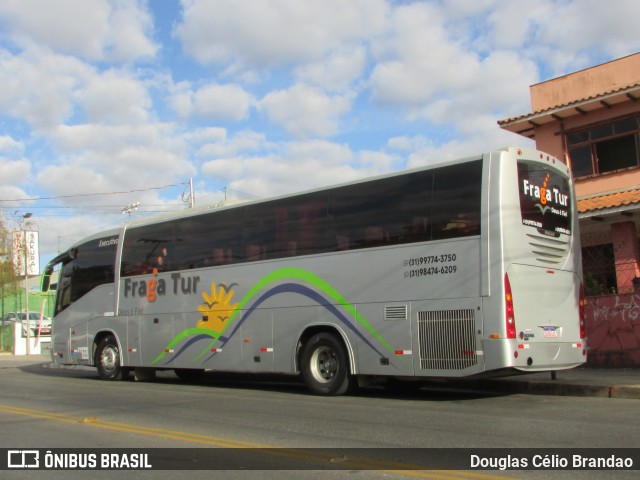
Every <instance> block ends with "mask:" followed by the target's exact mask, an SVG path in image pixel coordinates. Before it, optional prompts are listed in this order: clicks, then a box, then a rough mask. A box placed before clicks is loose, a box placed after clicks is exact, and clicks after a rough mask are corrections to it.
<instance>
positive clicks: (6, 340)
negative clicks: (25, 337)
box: [0, 324, 13, 352]
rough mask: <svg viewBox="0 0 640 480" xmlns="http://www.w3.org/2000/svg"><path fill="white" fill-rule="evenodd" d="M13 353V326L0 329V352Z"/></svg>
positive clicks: (4, 326) (3, 326)
mask: <svg viewBox="0 0 640 480" xmlns="http://www.w3.org/2000/svg"><path fill="white" fill-rule="evenodd" d="M12 351H13V324H9V325H2V326H1V327H0V352H12Z"/></svg>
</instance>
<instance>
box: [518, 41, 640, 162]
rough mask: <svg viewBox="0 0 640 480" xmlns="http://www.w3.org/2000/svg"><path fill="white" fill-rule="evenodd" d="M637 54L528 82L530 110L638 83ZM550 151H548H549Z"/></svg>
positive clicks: (638, 55) (639, 67) (639, 62)
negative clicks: (534, 82)
mask: <svg viewBox="0 0 640 480" xmlns="http://www.w3.org/2000/svg"><path fill="white" fill-rule="evenodd" d="M638 72H640V53H636V54H633V55H629V56H628V57H623V58H619V59H617V60H614V61H612V62H609V63H605V64H603V65H597V66H595V67H591V68H587V69H585V70H580V71H579V72H574V73H570V74H569V75H565V76H563V77H558V78H554V79H552V80H549V81H546V82H542V83H538V84H536V85H532V86H531V87H530V88H529V90H530V93H531V109H532V111H534V112H538V111H541V110H546V109H548V108H551V107H555V106H558V105H564V104H567V103H570V102H574V101H576V100H580V99H583V98H588V97H592V96H595V95H600V94H602V93H603V92H610V91H612V90H617V89H619V88H622V87H626V86H629V85H635V84H636V83H637V82H638ZM549 153H551V152H549Z"/></svg>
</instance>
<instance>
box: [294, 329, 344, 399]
mask: <svg viewBox="0 0 640 480" xmlns="http://www.w3.org/2000/svg"><path fill="white" fill-rule="evenodd" d="M300 370H301V373H302V379H303V380H304V383H305V385H306V386H307V388H308V389H309V391H310V392H311V393H313V394H315V395H325V396H331V395H344V394H346V393H349V392H350V391H352V390H353V388H354V386H355V378H354V377H353V376H352V375H351V373H350V371H349V357H348V355H347V349H346V348H345V346H344V344H343V342H342V340H341V339H339V338H337V337H336V336H335V335H333V334H331V333H318V334H316V335H314V336H312V337H311V338H310V339H309V340H308V341H307V342H306V343H305V344H304V346H303V347H302V354H301V368H300Z"/></svg>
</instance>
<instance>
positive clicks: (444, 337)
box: [418, 309, 478, 370]
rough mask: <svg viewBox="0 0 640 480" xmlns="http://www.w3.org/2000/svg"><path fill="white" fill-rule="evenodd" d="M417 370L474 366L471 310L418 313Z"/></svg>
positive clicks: (473, 331)
mask: <svg viewBox="0 0 640 480" xmlns="http://www.w3.org/2000/svg"><path fill="white" fill-rule="evenodd" d="M418 331H419V341H420V368H422V369H423V370H445V369H446V370H462V369H465V368H468V367H472V366H474V365H477V363H478V355H477V353H476V352H477V350H476V335H475V319H474V310H473V309H468V310H437V311H426V312H418Z"/></svg>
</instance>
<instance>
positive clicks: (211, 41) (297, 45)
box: [176, 0, 388, 67]
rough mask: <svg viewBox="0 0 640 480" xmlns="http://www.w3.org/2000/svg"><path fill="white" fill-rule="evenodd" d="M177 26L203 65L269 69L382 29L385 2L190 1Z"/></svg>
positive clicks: (313, 56) (316, 56) (316, 57)
mask: <svg viewBox="0 0 640 480" xmlns="http://www.w3.org/2000/svg"><path fill="white" fill-rule="evenodd" d="M183 5H184V17H183V21H182V23H180V24H179V25H178V26H177V27H176V35H177V36H178V37H179V38H180V39H181V40H182V42H183V44H184V48H185V51H186V52H187V53H188V54H189V55H191V56H193V57H194V58H195V59H196V60H198V61H199V62H201V63H203V64H217V65H228V64H240V65H245V66H249V67H265V66H273V65H282V64H291V63H296V62H314V61H318V60H320V59H322V58H323V57H324V55H325V53H326V52H329V51H331V50H334V49H336V48H341V47H342V46H344V45H345V43H358V42H359V41H360V40H361V39H363V38H367V37H369V36H370V35H372V34H374V33H376V32H377V31H379V30H380V29H381V28H382V27H383V26H384V23H385V16H386V15H387V12H388V5H387V3H386V2H385V1H383V0H352V1H344V0H305V1H304V3H301V2H299V1H298V0H189V1H183Z"/></svg>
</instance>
